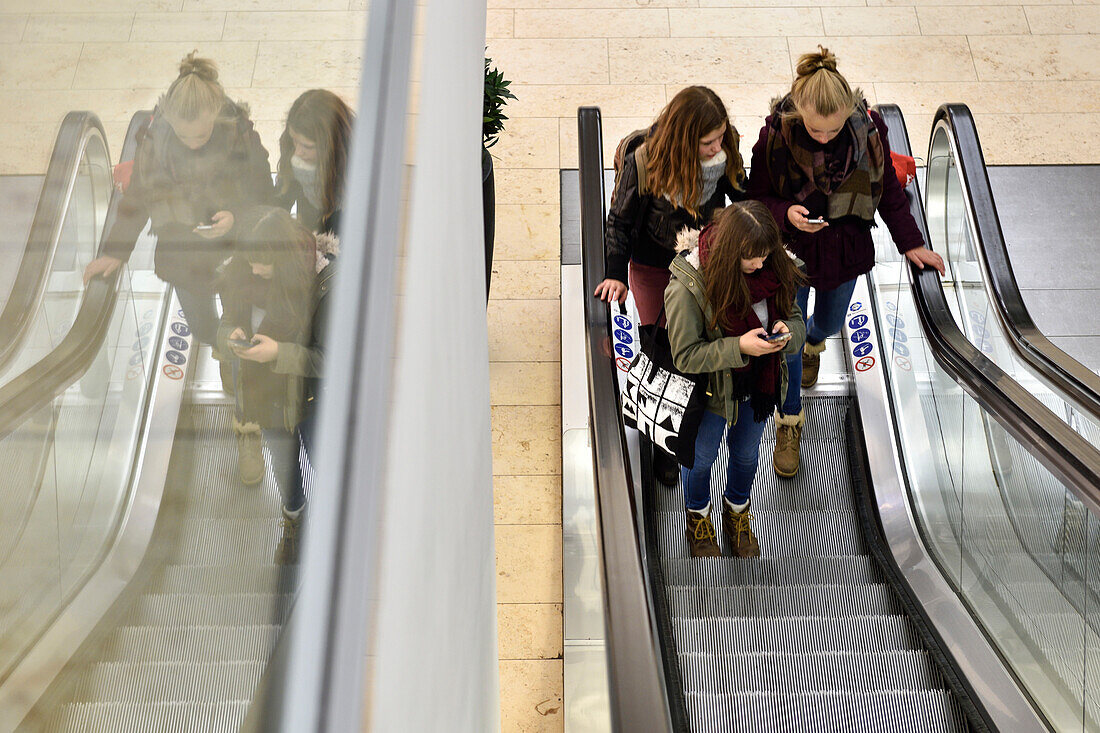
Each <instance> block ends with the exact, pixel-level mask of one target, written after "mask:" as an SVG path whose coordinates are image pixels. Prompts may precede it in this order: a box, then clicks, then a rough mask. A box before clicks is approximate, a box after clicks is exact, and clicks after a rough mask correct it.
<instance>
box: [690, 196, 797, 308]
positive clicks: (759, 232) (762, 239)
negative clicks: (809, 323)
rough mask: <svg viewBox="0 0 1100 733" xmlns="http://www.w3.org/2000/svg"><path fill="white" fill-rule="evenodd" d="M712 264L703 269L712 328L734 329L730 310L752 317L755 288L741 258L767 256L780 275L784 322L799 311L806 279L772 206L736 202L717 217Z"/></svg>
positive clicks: (778, 298)
mask: <svg viewBox="0 0 1100 733" xmlns="http://www.w3.org/2000/svg"><path fill="white" fill-rule="evenodd" d="M709 234H710V245H709V249H708V250H707V260H706V263H705V264H703V266H702V276H703V282H704V288H703V293H704V295H705V296H706V299H707V302H708V303H709V304H710V307H711V312H712V313H713V315H712V317H711V323H710V328H715V327H716V326H722V327H723V328H727V327H729V326H730V323H729V319H728V317H727V311H728V310H729V309H731V308H732V309H733V311H734V312H735V313H738V314H741V315H747V314H748V312H749V309H750V308H752V296H750V295H749V284H748V281H747V280H746V279H745V273H744V271H743V270H742V269H741V260H751V259H754V258H756V257H767V259H766V260H765V261H764V267H765V268H767V269H770V270H771V271H772V272H773V273H775V277H776V279H777V280H779V292H777V293H776V295H775V304H776V307H777V308H778V309H779V312H780V313H781V314H782V315H783V317H784V318H787V317H789V316H790V315H791V313H792V311H793V310H794V296H795V293H797V292H798V288H799V286H801V285H802V283H803V282H804V281H805V278H804V277H803V275H802V273H801V272H800V271H799V270H798V268H797V267H795V266H794V262H793V261H792V260H791V258H790V256H789V255H788V254H787V251H786V250H785V249H784V248H783V242H782V240H781V239H780V236H779V225H778V224H776V223H775V218H773V217H772V214H771V212H770V211H768V208H767V207H766V206H764V204H762V203H760V202H759V201H742V202H738V203H735V204H731V205H730V206H727V207H726V208H724V209H722V210H721V211H719V212H718V213H717V214H715V216H714V222H713V226H712V228H711V230H710V232H709Z"/></svg>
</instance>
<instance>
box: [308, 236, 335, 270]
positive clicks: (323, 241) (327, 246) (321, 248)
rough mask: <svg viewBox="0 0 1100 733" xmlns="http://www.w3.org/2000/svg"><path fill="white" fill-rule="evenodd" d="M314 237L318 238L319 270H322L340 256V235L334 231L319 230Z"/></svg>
mask: <svg viewBox="0 0 1100 733" xmlns="http://www.w3.org/2000/svg"><path fill="white" fill-rule="evenodd" d="M314 238H315V239H316V240H317V272H320V271H321V270H323V269H325V267H327V266H328V264H329V263H330V262H332V261H333V260H334V259H336V257H338V256H339V254H340V237H338V236H336V235H335V234H333V233H332V232H318V233H316V234H315V235H314Z"/></svg>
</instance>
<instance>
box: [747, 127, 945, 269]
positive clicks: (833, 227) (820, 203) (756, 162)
mask: <svg viewBox="0 0 1100 733" xmlns="http://www.w3.org/2000/svg"><path fill="white" fill-rule="evenodd" d="M771 119H772V118H771V117H770V116H769V117H768V118H767V120H765V121H764V127H763V129H761V130H760V139H759V140H757V141H756V145H754V146H753V148H752V166H751V170H750V172H749V186H748V196H749V198H751V199H756V200H758V201H760V202H762V203H763V204H764V205H765V206H767V207H768V209H770V210H771V212H772V216H774V217H775V220H776V221H777V222H778V223H779V229H780V231H782V232H783V236H784V239H785V240H786V242H787V247H788V248H789V249H790V250H791V251H792V252H794V253H795V254H796V255H798V257H799V258H800V259H801V260H802V261H803V262H805V263H806V271H807V274H808V275H809V277H810V285H811V286H813V287H815V288H817V289H818V290H832V289H833V288H836V287H837V286H839V285H840V284H841V283H845V282H847V281H848V280H851V279H852V278H855V277H858V276H859V275H862V274H864V273H866V272H870V271H871V268H872V267H874V266H875V245H874V241H873V240H872V239H871V229H870V226H869V224H868V223H867V222H865V221H864V220H862V219H859V218H857V217H845V218H844V219H841V220H839V221H831V222H829V226H827V227H825V228H824V229H822V230H821V231H819V232H817V233H814V234H810V233H808V232H804V231H802V230H800V229H796V228H795V227H794V226H792V225H791V222H790V220H789V219H787V209H789V208H790V207H791V206H793V205H795V204H796V203H797V204H802V205H803V206H805V207H806V208H807V209H809V210H810V216H811V217H813V216H820V215H824V214H825V213H826V212H827V211H828V206H827V203H828V201H827V199H826V197H825V194H823V193H821V192H820V191H814V192H813V193H812V194H810V195H809V196H808V197H807V198H806V200H805V201H788V200H786V199H782V198H780V197H779V196H778V195H776V192H775V189H774V188H772V183H771V178H770V177H769V176H768V171H767V153H766V148H767V142H768V129H769V127H770V124H771ZM871 119H872V120H873V121H874V123H875V126H876V127H877V128H878V131H879V138H880V139H881V140H882V152H883V156H884V158H885V160H886V170H885V172H884V175H883V177H882V198H881V199H880V200H879V204H878V213H879V216H881V217H882V220H883V221H885V222H886V227H887V228H888V229H889V230H890V236H892V237H893V239H894V243H895V244H896V245H897V248H898V252H902V253H904V252H907V251H909V250H911V249H915V248H917V247H923V246H924V239H923V238H922V237H921V234H920V230H919V229H918V228H917V223H916V222H915V221H913V215H912V214H911V213H910V211H909V200H908V199H907V198H906V196H905V191H904V190H903V189H902V187H901V184H899V183H898V179H897V176H896V175H895V174H894V167H893V166H892V165H891V164H890V145H889V143H888V142H887V138H886V123H885V122H883V121H882V118H881V117H879V115H878V113H877V112H871ZM846 130H847V128H845V132H842V133H841V134H840V135H838V136H837V137H835V138H834V139H833V140H831V141H829V142H828V143H826V145H825V158H826V161H828V160H829V159H831V158H833V157H834V156H836V157H839V156H840V155H841V154H842V153H843V152H845V150H846V146H847V145H849V144H850V142H851V141H850V139H849V138H848V135H847V132H846Z"/></svg>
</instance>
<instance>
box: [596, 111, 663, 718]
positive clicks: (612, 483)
mask: <svg viewBox="0 0 1100 733" xmlns="http://www.w3.org/2000/svg"><path fill="white" fill-rule="evenodd" d="M577 124H578V132H579V147H580V166H579V167H580V194H581V250H582V261H583V263H584V266H583V268H584V316H585V333H586V339H585V351H586V367H587V373H588V399H589V421H590V425H591V436H592V460H593V469H594V478H595V493H596V512H597V514H598V515H599V518H598V521H599V529H600V533H599V540H600V549H601V552H600V556H601V560H602V581H603V592H604V618H605V621H606V640H607V670H608V692H609V695H610V707H611V720H612V728H613V729H614V730H646V731H654V732H655V733H660V732H661V731H671V730H672V719H671V713H670V704H669V696H668V690H667V688H666V684H665V677H664V672H663V670H664V665H663V663H662V660H661V656H660V655H661V647H660V644H659V643H658V640H657V635H656V632H655V629H656V617H655V611H654V608H653V603H652V601H651V599H650V597H649V594H648V593H647V584H646V576H645V569H644V567H643V559H642V548H641V542H640V539H639V536H638V532H637V529H636V527H637V525H636V522H635V518H636V516H637V507H636V506H635V503H634V494H633V492H632V491H631V488H630V486H631V483H630V458H629V453H628V452H627V448H626V435H625V432H624V427H623V422H622V419H621V417H620V414H619V411H618V382H617V380H616V375H615V364H614V361H613V360H612V359H611V358H610V357H609V356H608V354H609V353H610V352H609V349H610V344H611V329H610V323H609V322H610V314H609V310H608V307H607V304H606V303H604V302H602V301H601V300H600V299H599V298H597V297H595V296H594V295H593V294H592V293H593V292H594V291H595V289H596V285H597V284H599V283H600V282H601V281H602V280H603V279H604V206H603V205H604V183H603V176H604V171H603V150H602V147H601V144H602V131H601V122H600V110H599V108H598V107H581V108H580V109H579V110H578V111H577ZM597 456H598V457H599V459H598V460H597Z"/></svg>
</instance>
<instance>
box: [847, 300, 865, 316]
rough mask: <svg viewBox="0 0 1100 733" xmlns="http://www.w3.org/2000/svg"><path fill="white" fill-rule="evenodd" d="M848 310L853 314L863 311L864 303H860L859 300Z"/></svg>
mask: <svg viewBox="0 0 1100 733" xmlns="http://www.w3.org/2000/svg"><path fill="white" fill-rule="evenodd" d="M848 310H849V311H850V312H852V313H855V312H856V311H860V310H863V303H860V302H859V301H858V300H857V301H856V302H855V303H852V304H851V305H850V306H848Z"/></svg>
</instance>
